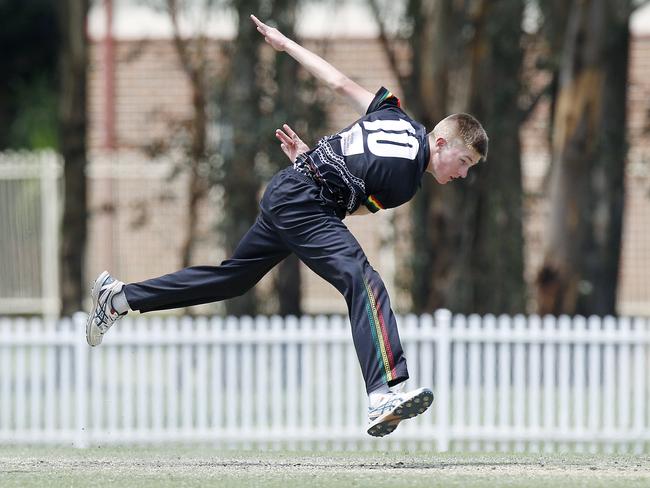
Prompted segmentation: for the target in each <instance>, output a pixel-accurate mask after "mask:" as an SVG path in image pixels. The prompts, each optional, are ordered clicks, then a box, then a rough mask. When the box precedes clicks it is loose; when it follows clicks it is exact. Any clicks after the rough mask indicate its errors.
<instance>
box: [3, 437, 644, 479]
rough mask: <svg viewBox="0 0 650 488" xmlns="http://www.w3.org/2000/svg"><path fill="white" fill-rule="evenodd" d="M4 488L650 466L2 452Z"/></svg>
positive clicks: (529, 458)
mask: <svg viewBox="0 0 650 488" xmlns="http://www.w3.org/2000/svg"><path fill="white" fill-rule="evenodd" d="M0 486H1V487H2V488H13V487H21V488H31V487H39V488H40V487H99V486H120V487H122V486H123V487H134V488H140V487H143V488H144V487H175V488H180V487H194V486H197V487H198V486H232V487H244V486H246V487H248V486H264V487H286V486H297V487H301V488H302V487H305V488H311V487H327V488H329V487H332V488H334V487H337V488H338V487H348V486H349V487H373V488H379V487H391V488H397V487H469V488H474V487H486V488H487V487H498V486H508V487H516V486H520V487H548V486H552V487H553V488H559V487H580V486H584V487H587V486H588V487H603V488H604V487H607V488H616V487H648V486H650V457H649V456H641V457H640V456H621V455H616V456H605V455H597V456H593V455H585V456H580V455H528V454H527V455H519V454H490V455H487V454H481V455H478V454H463V455H458V454H436V453H407V452H371V453H366V452H363V453H352V454H351V453H300V452H287V451H283V452H261V453H258V452H253V451H247V452H231V451H218V450H215V449H213V448H209V447H206V448H178V447H175V448H171V447H170V448H133V447H124V448H119V447H111V448H90V449H86V450H77V449H73V448H27V447H0Z"/></svg>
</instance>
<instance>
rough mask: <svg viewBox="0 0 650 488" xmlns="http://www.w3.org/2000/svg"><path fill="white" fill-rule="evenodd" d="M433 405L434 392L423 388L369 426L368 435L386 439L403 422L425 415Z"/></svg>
mask: <svg viewBox="0 0 650 488" xmlns="http://www.w3.org/2000/svg"><path fill="white" fill-rule="evenodd" d="M416 391H417V390H416ZM432 403H433V392H432V391H431V390H429V389H428V388H421V389H420V391H418V392H417V393H415V394H414V395H413V396H412V397H411V398H407V399H406V400H404V401H403V402H402V403H400V404H399V405H397V406H396V407H395V408H394V409H393V410H391V411H390V412H388V413H385V414H383V415H381V416H379V417H377V419H375V420H374V421H373V422H372V423H371V424H370V425H369V426H368V434H370V435H371V436H373V437H384V436H385V435H388V434H390V433H391V432H393V431H394V430H395V429H396V428H397V426H398V425H399V423H400V422H401V421H402V420H407V419H410V418H413V417H415V416H417V415H420V414H421V413H424V412H425V411H426V410H427V408H429V407H430V406H431V404H432Z"/></svg>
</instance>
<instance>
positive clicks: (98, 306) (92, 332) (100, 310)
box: [86, 271, 126, 346]
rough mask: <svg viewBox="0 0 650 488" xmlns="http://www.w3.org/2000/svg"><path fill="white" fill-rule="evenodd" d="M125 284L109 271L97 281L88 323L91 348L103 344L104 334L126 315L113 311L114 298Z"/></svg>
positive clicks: (87, 332) (87, 333) (87, 336)
mask: <svg viewBox="0 0 650 488" xmlns="http://www.w3.org/2000/svg"><path fill="white" fill-rule="evenodd" d="M123 286H124V283H122V282H121V281H118V280H116V279H115V278H113V277H112V276H111V275H110V274H108V271H104V272H103V273H102V274H100V275H99V277H98V278H97V279H96V280H95V284H94V285H93V288H92V291H91V292H90V294H91V296H92V297H93V308H92V310H91V311H90V314H89V315H88V320H87V321H86V340H87V341H88V344H90V345H91V346H98V345H99V344H101V343H102V339H103V338H104V334H106V331H107V330H108V329H110V328H111V326H112V325H113V324H114V323H115V322H117V321H118V320H120V319H121V318H122V317H124V316H125V315H126V313H123V314H121V315H120V314H119V313H117V312H116V311H115V310H114V309H113V305H112V299H113V297H114V296H115V295H116V294H118V293H119V292H121V291H122V287H123Z"/></svg>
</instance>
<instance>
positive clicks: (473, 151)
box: [427, 113, 488, 185]
mask: <svg viewBox="0 0 650 488" xmlns="http://www.w3.org/2000/svg"><path fill="white" fill-rule="evenodd" d="M429 144H430V146H431V156H430V158H429V166H428V167H427V171H429V172H430V173H432V174H433V176H434V177H435V179H436V180H437V181H438V183H440V184H442V185H444V184H445V183H448V182H449V181H451V180H452V179H455V178H465V177H466V176H467V171H468V170H469V168H471V167H472V166H474V165H476V164H478V163H479V162H480V161H481V160H485V159H486V158H487V152H488V136H487V134H486V133H485V129H483V127H482V126H481V123H480V122H479V121H478V120H476V119H475V118H474V117H473V116H471V115H470V114H465V113H459V114H453V115H450V116H449V117H446V118H444V119H442V120H441V121H440V122H438V124H437V125H436V126H435V127H434V128H433V130H432V131H431V132H430V133H429Z"/></svg>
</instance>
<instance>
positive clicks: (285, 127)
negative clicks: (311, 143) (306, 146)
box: [282, 124, 300, 141]
mask: <svg viewBox="0 0 650 488" xmlns="http://www.w3.org/2000/svg"><path fill="white" fill-rule="evenodd" d="M282 128H283V129H284V130H285V131H286V132H287V134H289V137H291V138H292V139H293V140H298V141H299V140H300V137H298V135H297V134H296V133H295V132H294V131H293V129H292V128H291V127H289V124H283V125H282Z"/></svg>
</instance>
